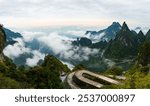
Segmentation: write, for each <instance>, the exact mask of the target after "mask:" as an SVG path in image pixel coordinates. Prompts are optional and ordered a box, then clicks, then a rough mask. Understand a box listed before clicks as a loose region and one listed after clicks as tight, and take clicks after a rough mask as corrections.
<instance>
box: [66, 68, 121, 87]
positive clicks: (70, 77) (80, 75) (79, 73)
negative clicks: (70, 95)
mask: <svg viewBox="0 0 150 106" xmlns="http://www.w3.org/2000/svg"><path fill="white" fill-rule="evenodd" d="M83 74H87V75H90V76H92V77H95V78H97V79H100V80H103V81H105V82H107V83H110V84H115V85H118V84H120V83H119V82H118V81H116V80H114V79H112V78H108V77H106V76H103V75H99V74H95V73H93V72H90V71H87V70H79V71H77V72H72V73H70V74H69V75H68V77H67V82H68V84H69V86H70V87H71V88H72V89H80V87H79V86H78V85H77V84H76V83H75V82H74V80H73V77H74V76H75V77H76V78H77V79H78V80H79V81H81V82H83V83H85V84H88V85H91V86H93V87H95V88H101V87H103V86H104V85H103V84H101V83H99V82H96V81H93V80H91V79H88V78H85V77H84V76H83Z"/></svg>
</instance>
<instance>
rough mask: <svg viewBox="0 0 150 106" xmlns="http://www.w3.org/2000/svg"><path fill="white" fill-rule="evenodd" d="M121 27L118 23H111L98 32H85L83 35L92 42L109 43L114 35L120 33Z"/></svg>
mask: <svg viewBox="0 0 150 106" xmlns="http://www.w3.org/2000/svg"><path fill="white" fill-rule="evenodd" d="M120 29H121V25H120V24H119V23H118V22H113V23H112V25H110V26H109V27H108V28H106V29H104V30H100V31H98V32H97V31H87V32H86V33H85V35H86V36H87V37H88V38H90V39H91V40H92V41H94V42H99V41H104V40H105V41H110V40H111V39H114V38H115V36H116V34H117V33H118V32H119V31H120Z"/></svg>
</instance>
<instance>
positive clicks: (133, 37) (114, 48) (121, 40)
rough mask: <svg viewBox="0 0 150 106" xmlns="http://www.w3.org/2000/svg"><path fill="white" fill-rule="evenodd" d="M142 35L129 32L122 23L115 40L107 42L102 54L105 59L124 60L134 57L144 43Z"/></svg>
mask: <svg viewBox="0 0 150 106" xmlns="http://www.w3.org/2000/svg"><path fill="white" fill-rule="evenodd" d="M144 39H145V37H144V34H143V33H142V31H140V32H139V34H136V32H134V31H131V30H130V29H129V28H128V26H127V24H126V23H125V22H124V23H123V25H122V28H121V30H120V31H119V32H118V33H117V35H116V38H115V39H114V40H112V41H110V42H109V44H108V46H107V48H106V51H105V53H104V55H105V57H107V58H125V57H130V56H136V55H137V53H138V49H139V47H140V45H141V44H143V42H144Z"/></svg>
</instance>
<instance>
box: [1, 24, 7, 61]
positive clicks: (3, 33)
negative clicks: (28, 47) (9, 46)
mask: <svg viewBox="0 0 150 106" xmlns="http://www.w3.org/2000/svg"><path fill="white" fill-rule="evenodd" d="M5 44H6V35H5V32H4V29H3V26H2V25H0V61H2V60H3V59H4V55H3V49H4V48H5Z"/></svg>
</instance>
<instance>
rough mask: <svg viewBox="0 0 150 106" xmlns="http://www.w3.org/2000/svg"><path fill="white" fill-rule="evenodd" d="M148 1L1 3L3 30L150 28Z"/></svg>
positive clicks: (5, 0)
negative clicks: (124, 25) (115, 25)
mask: <svg viewBox="0 0 150 106" xmlns="http://www.w3.org/2000/svg"><path fill="white" fill-rule="evenodd" d="M149 7H150V0H0V23H2V24H3V25H4V26H6V27H13V28H29V27H46V26H108V25H110V24H111V23H112V22H113V21H118V22H120V23H123V21H126V22H127V23H128V24H129V25H130V26H142V27H149V26H150V20H149V19H150V14H149V12H150V8H149Z"/></svg>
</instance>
